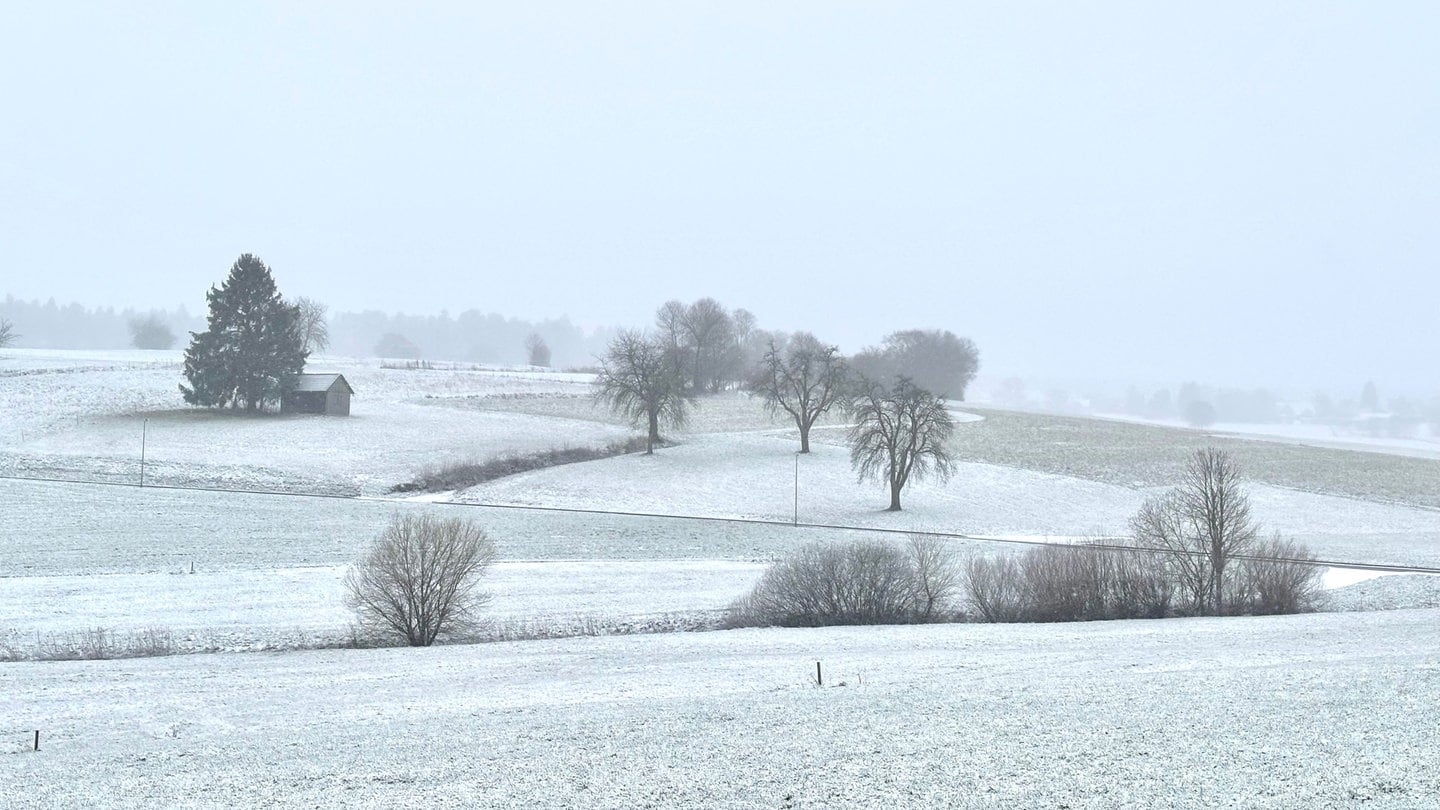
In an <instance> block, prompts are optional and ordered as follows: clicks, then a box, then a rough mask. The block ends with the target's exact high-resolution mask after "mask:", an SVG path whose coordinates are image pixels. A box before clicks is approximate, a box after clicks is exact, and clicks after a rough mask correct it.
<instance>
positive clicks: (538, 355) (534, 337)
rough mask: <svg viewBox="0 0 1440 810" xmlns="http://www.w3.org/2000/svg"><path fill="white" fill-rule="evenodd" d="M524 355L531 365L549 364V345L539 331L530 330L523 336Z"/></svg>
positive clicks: (546, 365) (547, 365) (547, 366)
mask: <svg viewBox="0 0 1440 810" xmlns="http://www.w3.org/2000/svg"><path fill="white" fill-rule="evenodd" d="M525 357H526V359H527V360H528V362H529V363H530V365H532V366H545V367H546V368H549V366H550V345H549V344H547V343H546V342H545V338H543V337H540V335H539V333H537V332H531V333H530V336H529V337H527V338H525Z"/></svg>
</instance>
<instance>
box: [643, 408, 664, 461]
mask: <svg viewBox="0 0 1440 810" xmlns="http://www.w3.org/2000/svg"><path fill="white" fill-rule="evenodd" d="M658 441H660V414H659V413H657V412H655V411H651V412H650V433H649V434H648V435H647V436H646V437H645V455H647V456H651V455H654V454H655V443H656V442H658Z"/></svg>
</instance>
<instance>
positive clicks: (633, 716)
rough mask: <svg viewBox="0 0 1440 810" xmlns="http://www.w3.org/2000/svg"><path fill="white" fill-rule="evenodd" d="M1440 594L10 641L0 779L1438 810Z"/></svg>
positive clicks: (291, 800) (547, 801) (45, 797)
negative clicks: (1325, 605)
mask: <svg viewBox="0 0 1440 810" xmlns="http://www.w3.org/2000/svg"><path fill="white" fill-rule="evenodd" d="M1435 619H1436V612H1435V611H1394V612H1387V613H1375V614H1354V613H1350V614H1316V615H1309V616H1298V617H1279V618H1257V619H1244V620H1236V619H1193V620H1192V619H1185V620H1173V621H1160V622H1096V623H1089V624H1078V625H1048V626H1047V625H1028V626H998V625H938V626H924V627H899V628H895V627H889V628H882V627H866V628H832V629H826V630H743V631H724V632H715V633H696V634H666V635H652V636H629V637H606V638H582V639H565V640H557V641H547V642H520V643H503V644H486V645H479V646H472V647H437V648H431V649H428V650H399V649H392V650H360V651H356V650H326V651H304V652H287V653H255V654H244V655H192V656H174V657H169V658H158V659H131V660H125V661H107V662H60V663H34V664H8V665H0V687H3V688H0V716H3V717H4V718H5V719H6V724H7V728H10V729H13V731H11V732H10V733H9V734H8V735H0V741H3V744H8V745H9V746H10V750H12V751H14V750H18V749H19V748H21V747H23V745H24V744H25V742H26V740H27V739H28V736H27V734H26V733H25V732H26V730H27V729H31V728H39V729H41V730H42V750H41V752H40V754H38V755H35V754H18V753H16V754H0V781H3V783H4V784H5V785H6V786H7V789H6V794H7V796H11V797H23V804H24V806H29V807H62V806H63V807H74V806H93V805H96V804H115V805H124V806H272V805H284V806H312V807H337V806H349V805H366V806H405V807H516V806H542V807H627V808H628V807H1060V806H1064V807H1075V808H1080V807H1086V808H1092V807H1093V808H1110V807H1122V806H1125V807H1194V808H1209V807H1226V806H1243V807H1285V808H1288V807H1339V806H1352V805H1358V804H1361V803H1368V804H1370V805H1371V806H1378V807H1406V808H1420V807H1432V806H1434V802H1435V800H1436V798H1437V796H1440V776H1437V774H1436V771H1435V769H1434V763H1435V761H1436V757H1437V752H1440V741H1437V739H1436V735H1435V723H1434V717H1435V716H1436V714H1437V711H1440V653H1437V650H1440V622H1437V621H1436V620H1435ZM816 661H820V662H822V672H823V675H824V682H825V685H824V686H823V687H819V686H816V685H815V684H814V682H813V680H812V676H813V673H814V667H815V662H816Z"/></svg>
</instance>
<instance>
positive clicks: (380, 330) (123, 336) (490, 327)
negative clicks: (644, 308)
mask: <svg viewBox="0 0 1440 810" xmlns="http://www.w3.org/2000/svg"><path fill="white" fill-rule="evenodd" d="M151 318H153V319H156V320H158V321H160V322H162V323H164V324H166V325H168V326H169V327H170V329H171V330H172V331H173V332H174V333H175V336H176V340H175V345H174V348H176V349H183V348H184V347H185V346H186V345H187V344H188V343H189V340H190V332H192V331H201V330H203V329H204V328H205V316H204V313H203V312H201V313H191V312H189V311H188V310H186V309H185V307H179V308H177V309H175V310H164V309H152V310H134V309H118V310H117V309H115V308H113V307H93V308H91V307H86V306H83V305H81V304H75V303H72V304H65V305H60V304H57V303H56V302H55V300H54V299H53V298H52V299H50V300H49V301H46V302H44V303H41V302H40V301H24V300H21V299H18V298H15V297H14V296H9V295H7V296H6V297H5V299H4V301H3V302H0V319H6V320H9V321H10V322H11V323H13V324H14V327H15V332H16V333H17V334H18V335H19V337H18V338H17V339H16V340H15V343H14V345H15V346H17V347H28V348H34V349H124V348H129V347H131V346H132V345H133V343H132V340H133V334H132V331H131V324H133V323H136V322H139V321H141V320H142V319H151ZM329 327H330V348H329V349H328V350H327V351H326V352H324V353H325V354H336V355H344V356H351V357H373V356H376V355H377V351H376V348H377V345H378V344H380V342H381V341H382V340H383V339H385V338H386V337H387V336H392V335H393V336H400V337H403V338H404V339H405V341H406V342H407V343H408V344H409V345H410V346H411V347H412V348H413V351H414V359H426V360H436V361H460V362H467V363H492V364H497V365H516V364H523V363H524V362H525V361H526V347H525V341H526V339H527V338H528V337H529V336H530V335H531V334H532V333H533V334H538V335H539V336H540V337H541V338H543V339H544V340H545V343H546V344H547V345H548V346H549V348H550V352H551V357H552V361H551V362H552V365H553V366H554V367H556V368H571V367H580V366H593V365H595V363H596V360H595V358H596V356H598V355H601V354H603V353H604V351H605V347H606V345H607V344H608V343H609V341H610V338H611V337H613V336H614V330H611V329H599V330H594V331H590V332H587V331H585V330H584V329H581V328H580V327H578V326H576V325H575V324H573V323H571V322H570V320H569V319H568V318H559V319H553V320H547V321H541V322H539V323H533V322H530V321H525V320H521V319H518V318H506V317H504V316H502V315H496V314H493V313H491V314H486V313H482V312H480V311H479V310H473V309H472V310H467V311H465V312H462V313H460V315H459V316H457V317H451V316H450V315H449V314H448V313H443V312H442V313H441V314H440V315H429V316H425V315H403V314H396V315H387V314H385V313H383V312H373V311H371V312H341V313H336V314H332V315H331V316H330V318H329Z"/></svg>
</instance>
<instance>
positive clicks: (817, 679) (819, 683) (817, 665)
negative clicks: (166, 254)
mask: <svg viewBox="0 0 1440 810" xmlns="http://www.w3.org/2000/svg"><path fill="white" fill-rule="evenodd" d="M815 685H816V686H824V685H825V679H824V678H821V677H820V662H819V661H816V662H815ZM36 733H37V734H38V733H39V732H36Z"/></svg>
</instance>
